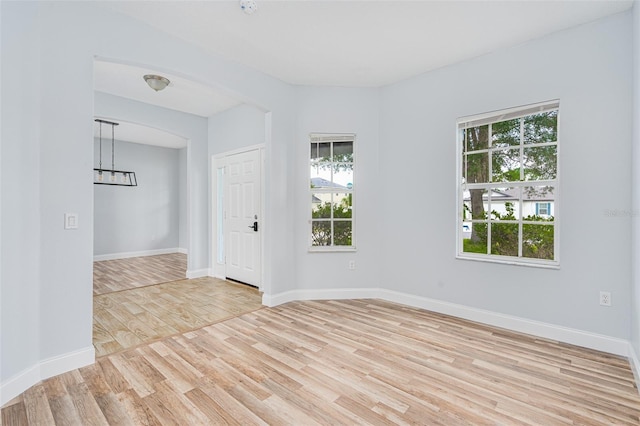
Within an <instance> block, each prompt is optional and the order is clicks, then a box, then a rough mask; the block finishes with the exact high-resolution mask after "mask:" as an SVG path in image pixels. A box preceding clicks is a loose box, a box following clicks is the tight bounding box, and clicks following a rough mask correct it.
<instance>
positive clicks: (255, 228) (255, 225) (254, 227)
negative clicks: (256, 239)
mask: <svg viewBox="0 0 640 426" xmlns="http://www.w3.org/2000/svg"><path fill="white" fill-rule="evenodd" d="M248 227H249V228H253V230H254V231H255V232H258V222H253V225H249V226H248Z"/></svg>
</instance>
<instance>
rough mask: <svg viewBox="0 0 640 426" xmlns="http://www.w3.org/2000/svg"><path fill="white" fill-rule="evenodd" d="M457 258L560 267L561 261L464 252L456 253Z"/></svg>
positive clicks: (535, 266) (518, 264)
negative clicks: (476, 254)
mask: <svg viewBox="0 0 640 426" xmlns="http://www.w3.org/2000/svg"><path fill="white" fill-rule="evenodd" d="M456 259H459V260H472V261H475V262H486V263H501V264H503V265H515V266H527V267H530V268H541V269H560V263H559V262H550V261H535V260H526V261H523V260H522V259H520V258H510V257H504V256H489V255H479V256H474V255H471V254H467V253H462V254H458V255H456Z"/></svg>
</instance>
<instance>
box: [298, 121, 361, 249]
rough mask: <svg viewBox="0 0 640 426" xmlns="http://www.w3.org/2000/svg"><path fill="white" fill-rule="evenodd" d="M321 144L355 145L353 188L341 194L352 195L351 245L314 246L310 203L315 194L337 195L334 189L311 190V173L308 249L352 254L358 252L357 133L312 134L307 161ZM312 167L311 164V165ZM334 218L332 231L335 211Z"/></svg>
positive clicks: (310, 135)
mask: <svg viewBox="0 0 640 426" xmlns="http://www.w3.org/2000/svg"><path fill="white" fill-rule="evenodd" d="M319 142H332V143H333V142H352V144H353V160H352V167H353V169H352V173H353V176H352V182H351V183H352V187H351V188H345V189H340V191H339V193H346V194H351V245H350V246H335V245H330V246H314V245H313V238H312V227H313V220H314V218H313V207H312V206H311V203H310V202H309V201H310V200H311V197H312V196H313V194H314V193H326V194H334V193H336V190H335V189H332V188H311V185H309V181H310V179H311V174H310V171H309V174H308V175H307V186H308V187H309V193H308V194H309V196H308V197H307V204H308V206H309V207H308V214H307V217H308V218H309V220H308V223H309V226H308V227H307V230H308V231H307V235H308V247H309V252H325V253H326V252H352V251H356V195H355V192H356V191H355V188H356V146H357V144H356V135H355V133H311V134H309V141H308V148H307V149H308V151H307V152H308V155H307V161H309V159H310V158H311V147H312V146H313V144H314V143H319ZM309 166H310V164H309ZM331 215H332V217H331V218H330V221H331V223H332V229H333V223H334V222H335V221H336V220H335V219H334V218H333V209H332V212H331Z"/></svg>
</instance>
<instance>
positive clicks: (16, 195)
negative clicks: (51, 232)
mask: <svg viewBox="0 0 640 426" xmlns="http://www.w3.org/2000/svg"><path fill="white" fill-rule="evenodd" d="M17 6H18V5H17V4H16V3H10V4H5V3H3V4H2V5H1V11H2V25H1V26H0V29H1V31H2V33H1V40H2V49H1V51H2V69H1V77H2V79H1V81H0V84H1V87H2V96H1V97H0V101H1V105H0V106H1V112H2V120H0V122H1V123H2V128H1V133H0V136H1V140H2V145H1V147H0V150H1V152H0V185H1V186H0V195H1V203H0V206H1V211H0V215H1V217H2V221H1V222H0V224H1V225H0V227H1V229H0V232H1V233H0V236H1V237H2V239H1V240H0V253H1V257H0V285H1V287H0V327H1V328H0V349H1V350H2V353H1V354H0V380H1V381H2V383H3V384H5V386H3V388H4V387H6V388H9V389H11V388H15V389H17V387H15V386H11V383H9V381H8V379H9V378H12V377H15V376H17V375H18V374H20V373H23V372H25V374H29V372H30V371H32V367H33V365H34V364H35V363H36V362H37V361H38V360H39V359H40V357H39V340H40V331H39V322H40V313H39V309H40V292H39V287H40V274H41V272H40V271H41V268H40V252H39V249H38V248H39V244H40V206H39V198H40V189H39V182H40V176H41V174H40V168H39V165H40V161H41V156H40V153H39V137H40V135H39V129H38V127H36V126H32V125H31V120H32V119H33V117H34V116H37V115H38V113H39V102H38V96H39V91H40V87H39V75H38V64H39V46H38V42H39V31H38V28H37V26H36V25H35V22H34V19H36V17H37V13H38V8H37V7H36V6H35V5H34V4H29V5H23V6H24V7H17ZM6 15H10V16H11V17H12V19H8V20H7V19H5V17H6ZM16 99H25V100H27V102H17V103H16V102H15V100H16ZM60 224H62V218H60ZM71 236H72V235H69V236H67V235H65V236H64V237H65V238H64V239H65V240H68V238H70V237H71ZM33 376H34V377H37V374H33ZM17 385H18V386H19V384H17ZM3 402H4V400H2V401H0V403H3Z"/></svg>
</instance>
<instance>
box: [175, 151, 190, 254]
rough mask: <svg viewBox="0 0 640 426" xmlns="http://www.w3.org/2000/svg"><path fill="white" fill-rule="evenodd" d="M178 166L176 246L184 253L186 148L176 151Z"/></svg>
mask: <svg viewBox="0 0 640 426" xmlns="http://www.w3.org/2000/svg"><path fill="white" fill-rule="evenodd" d="M178 155H179V158H178V167H179V171H178V174H179V179H180V183H179V185H180V198H179V200H178V217H179V222H178V248H180V250H181V251H182V252H184V253H187V252H188V251H189V249H188V247H189V236H188V233H187V148H182V149H180V150H179V151H178Z"/></svg>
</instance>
